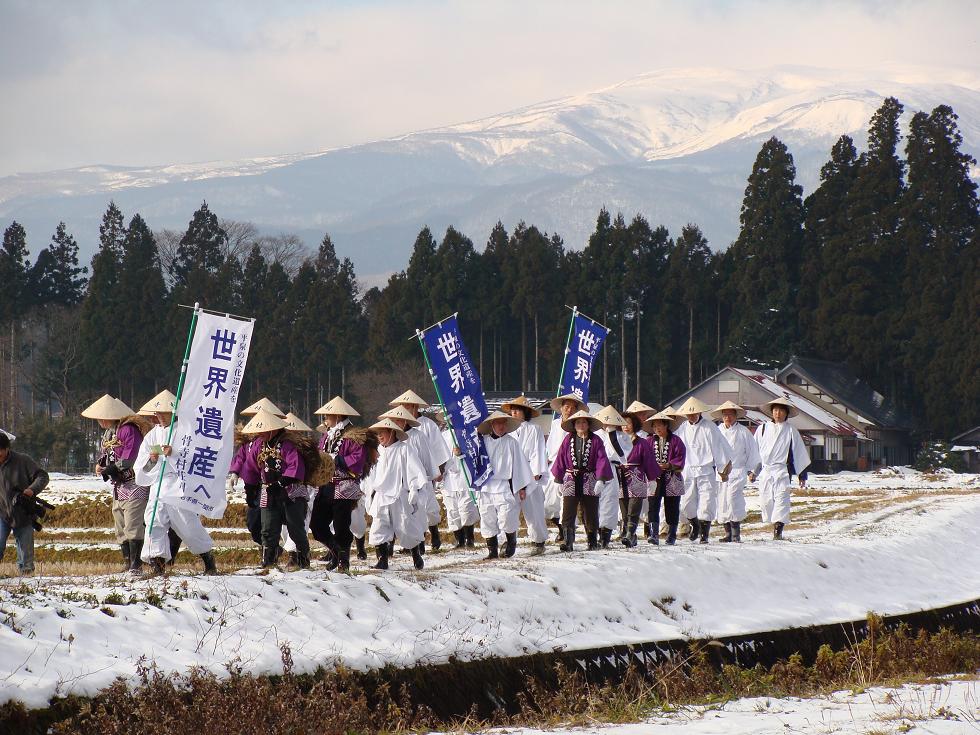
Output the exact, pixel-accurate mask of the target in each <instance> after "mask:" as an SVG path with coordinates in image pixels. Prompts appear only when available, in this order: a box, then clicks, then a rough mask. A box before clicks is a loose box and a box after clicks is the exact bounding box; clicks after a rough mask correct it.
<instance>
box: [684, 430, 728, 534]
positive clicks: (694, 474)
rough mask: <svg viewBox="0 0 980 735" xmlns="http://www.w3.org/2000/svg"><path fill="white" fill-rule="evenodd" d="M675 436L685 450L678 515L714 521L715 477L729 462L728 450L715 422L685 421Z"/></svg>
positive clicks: (716, 488)
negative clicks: (682, 483) (682, 489)
mask: <svg viewBox="0 0 980 735" xmlns="http://www.w3.org/2000/svg"><path fill="white" fill-rule="evenodd" d="M674 433H675V434H677V436H679V437H680V438H681V441H683V442H684V448H685V449H686V453H685V458H684V472H683V476H684V495H683V497H681V515H683V516H684V517H685V518H688V519H691V520H693V519H695V518H697V519H699V520H702V521H713V520H715V515H716V513H717V504H718V480H717V479H716V477H715V473H716V472H720V471H721V470H722V469H724V467H725V465H726V464H728V463H729V462H730V461H731V459H732V451H731V447H729V446H728V442H727V441H725V437H723V436H722V435H721V431H719V430H718V427H717V426H715V424H714V422H712V421H710V420H709V419H707V418H705V417H704V416H702V417H701V418H700V420H698V422H697V423H694V424H692V423H691V422H690V421H688V420H687V419H685V420H684V423H682V424H681V425H680V427H678V429H677V430H676V431H675V432H674Z"/></svg>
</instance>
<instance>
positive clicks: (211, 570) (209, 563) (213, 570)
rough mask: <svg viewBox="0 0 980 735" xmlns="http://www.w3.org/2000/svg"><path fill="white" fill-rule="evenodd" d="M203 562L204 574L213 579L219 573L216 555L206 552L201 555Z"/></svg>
mask: <svg viewBox="0 0 980 735" xmlns="http://www.w3.org/2000/svg"><path fill="white" fill-rule="evenodd" d="M201 561H203V562H204V573H205V574H206V575H207V576H209V577H213V576H215V575H216V574H217V573H218V565H217V564H215V563H214V554H213V553H212V552H210V551H205V552H204V553H203V554H201Z"/></svg>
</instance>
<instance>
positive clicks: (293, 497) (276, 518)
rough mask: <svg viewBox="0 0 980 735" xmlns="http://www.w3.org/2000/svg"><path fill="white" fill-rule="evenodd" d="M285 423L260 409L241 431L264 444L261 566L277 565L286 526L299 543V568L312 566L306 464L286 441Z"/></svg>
mask: <svg viewBox="0 0 980 735" xmlns="http://www.w3.org/2000/svg"><path fill="white" fill-rule="evenodd" d="M285 429H286V422H285V421H284V420H283V419H281V418H279V417H278V416H276V415H274V414H271V413H269V412H268V411H265V410H260V411H259V412H258V413H256V414H255V416H253V417H252V419H251V420H250V421H249V422H248V423H247V424H245V426H244V427H243V428H242V434H245V435H255V436H256V438H257V439H259V443H260V444H261V446H260V448H259V450H258V454H257V455H256V464H257V465H258V467H259V472H260V474H261V477H262V491H261V493H260V494H259V508H260V509H261V513H262V566H263V567H272V566H275V564H276V560H277V559H278V557H279V539H280V537H281V535H282V527H283V525H284V524H285V526H286V531H287V533H288V534H289V538H291V539H292V541H293V543H294V544H296V565H297V567H298V568H300V569H307V568H309V566H310V540H309V539H308V538H307V536H306V505H307V503H308V502H309V494H308V490H307V487H306V485H305V484H304V481H305V480H306V465H305V464H304V462H303V457H302V456H300V453H299V450H298V449H297V448H296V445H295V444H293V443H292V442H291V441H289V440H288V439H286V438H284V436H283V433H284V430H285Z"/></svg>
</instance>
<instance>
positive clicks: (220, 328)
mask: <svg viewBox="0 0 980 735" xmlns="http://www.w3.org/2000/svg"><path fill="white" fill-rule="evenodd" d="M254 324H255V320H248V321H243V320H241V319H235V318H233V317H229V316H224V315H219V314H209V313H206V312H204V311H200V312H198V316H197V327H196V329H195V330H194V338H193V341H192V342H191V349H190V354H189V357H188V362H187V373H186V376H185V377H184V387H183V391H182V392H181V395H180V397H179V400H180V403H179V404H178V406H177V424H176V426H175V427H174V434H173V439H172V440H171V445H172V446H173V453H172V455H171V457H170V461H169V462H168V464H170V463H171V462H172V463H173V472H174V474H175V475H176V480H177V481H176V482H164V483H163V486H162V489H161V491H160V495H161V497H166V498H167V503H168V504H170V505H176V506H178V507H180V508H184V509H186V510H189V511H192V512H194V513H199V514H201V515H203V516H207V517H208V518H221V516H223V515H224V512H225V507H226V506H227V505H228V498H227V497H226V495H225V476H226V475H227V474H228V466H229V465H230V464H231V458H232V456H233V455H234V452H235V407H236V405H237V403H238V393H239V390H240V389H241V386H242V377H243V375H244V373H245V362H246V360H247V359H248V350H249V347H251V344H252V327H253V326H254ZM169 472H170V469H169V467H168V474H169Z"/></svg>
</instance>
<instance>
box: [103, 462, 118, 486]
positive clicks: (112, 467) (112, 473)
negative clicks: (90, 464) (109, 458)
mask: <svg viewBox="0 0 980 735" xmlns="http://www.w3.org/2000/svg"><path fill="white" fill-rule="evenodd" d="M102 479H103V480H112V481H113V482H120V481H121V480H122V470H120V469H119V468H118V467H116V463H115V462H110V463H109V465H108V466H107V467H106V468H105V470H103V471H102Z"/></svg>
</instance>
